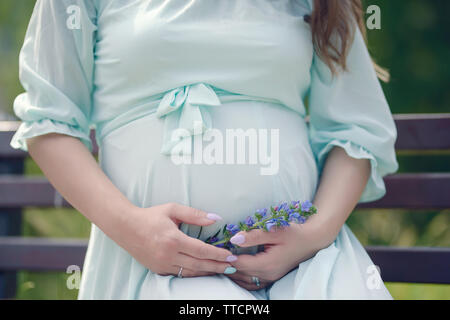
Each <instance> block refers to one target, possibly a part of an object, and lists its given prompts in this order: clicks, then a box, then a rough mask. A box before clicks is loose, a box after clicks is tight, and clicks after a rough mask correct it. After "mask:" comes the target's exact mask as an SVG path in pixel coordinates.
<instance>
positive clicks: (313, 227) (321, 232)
mask: <svg viewBox="0 0 450 320" xmlns="http://www.w3.org/2000/svg"><path fill="white" fill-rule="evenodd" d="M306 226H307V229H308V230H309V232H310V234H311V237H312V241H314V243H315V244H316V245H317V248H318V249H319V250H320V249H323V248H326V247H328V246H329V245H330V244H331V243H333V241H334V240H335V239H336V237H337V236H338V234H339V231H340V228H338V227H337V226H336V225H335V224H334V223H332V222H331V221H330V219H328V218H327V216H326V215H325V214H323V215H321V213H320V212H318V213H317V214H316V215H313V216H311V217H309V218H308V220H307V221H306V222H305V227H306Z"/></svg>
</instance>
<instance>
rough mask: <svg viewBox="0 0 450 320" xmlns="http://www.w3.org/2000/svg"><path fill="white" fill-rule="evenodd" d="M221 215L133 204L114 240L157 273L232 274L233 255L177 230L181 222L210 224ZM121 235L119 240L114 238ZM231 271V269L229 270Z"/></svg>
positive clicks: (193, 275)
mask: <svg viewBox="0 0 450 320" xmlns="http://www.w3.org/2000/svg"><path fill="white" fill-rule="evenodd" d="M220 219H221V218H220V217H219V216H218V215H215V214H207V213H206V212H203V211H201V210H198V209H195V208H191V207H187V206H183V205H180V204H176V203H168V204H164V205H158V206H154V207H150V208H139V207H133V209H132V212H131V214H130V219H129V220H128V219H127V220H128V221H127V223H125V224H124V225H122V226H121V227H120V232H119V234H118V235H117V236H115V237H114V238H115V239H114V240H115V241H116V242H117V243H118V244H119V245H120V246H122V247H123V248H124V249H125V250H127V251H128V252H129V253H130V254H131V255H132V256H133V257H134V258H135V259H136V260H137V261H139V262H140V263H141V264H142V265H144V266H145V267H147V268H149V269H150V270H151V271H153V272H155V273H157V274H159V275H177V274H178V271H179V270H180V267H183V271H182V276H183V277H198V276H207V275H214V274H218V273H225V269H227V268H228V269H227V271H228V273H233V271H235V269H234V268H233V267H232V266H231V264H230V263H229V262H232V261H235V260H236V257H235V256H233V255H232V253H231V252H230V251H229V250H226V249H223V248H217V247H215V246H212V245H210V244H207V243H205V242H203V241H201V240H199V239H195V238H192V237H190V236H188V235H186V234H185V233H183V232H182V231H180V230H179V225H180V224H181V223H182V222H183V223H187V224H192V225H198V226H209V225H211V224H213V223H215V222H216V221H217V220H220ZM117 238H120V239H117ZM230 271H231V272H230Z"/></svg>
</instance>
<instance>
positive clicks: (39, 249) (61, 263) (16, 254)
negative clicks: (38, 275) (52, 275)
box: [0, 237, 87, 271]
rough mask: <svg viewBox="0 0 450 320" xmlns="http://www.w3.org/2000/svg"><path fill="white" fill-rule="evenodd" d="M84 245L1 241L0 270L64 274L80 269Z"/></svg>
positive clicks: (43, 240)
mask: <svg viewBox="0 0 450 320" xmlns="http://www.w3.org/2000/svg"><path fill="white" fill-rule="evenodd" d="M86 248H87V241H86V240H78V239H70V240H69V239H57V240H55V239H46V238H23V237H0V270H30V271H66V270H67V267H68V266H70V265H77V266H79V267H80V268H82V266H83V261H84V256H85V254H86Z"/></svg>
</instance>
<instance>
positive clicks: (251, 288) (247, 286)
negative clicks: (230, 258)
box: [232, 279, 269, 291]
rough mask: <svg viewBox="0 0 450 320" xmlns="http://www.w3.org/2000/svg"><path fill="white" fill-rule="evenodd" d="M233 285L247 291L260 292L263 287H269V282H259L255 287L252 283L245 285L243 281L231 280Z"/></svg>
mask: <svg viewBox="0 0 450 320" xmlns="http://www.w3.org/2000/svg"><path fill="white" fill-rule="evenodd" d="M232 280H233V281H234V282H235V283H237V284H238V285H239V286H240V287H242V288H244V289H247V290H249V291H256V290H260V289H263V288H265V287H267V286H268V285H269V282H260V284H259V286H257V285H256V284H254V283H251V284H250V283H247V282H245V281H241V280H234V279H232Z"/></svg>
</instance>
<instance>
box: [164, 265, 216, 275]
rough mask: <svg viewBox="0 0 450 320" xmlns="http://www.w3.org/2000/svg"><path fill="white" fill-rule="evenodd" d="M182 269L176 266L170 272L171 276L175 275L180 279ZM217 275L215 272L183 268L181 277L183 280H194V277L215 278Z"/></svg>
mask: <svg viewBox="0 0 450 320" xmlns="http://www.w3.org/2000/svg"><path fill="white" fill-rule="evenodd" d="M180 267H181V266H178V265H174V266H173V267H172V268H171V270H170V275H174V276H175V277H178V272H179V271H180ZM213 275H216V273H215V272H207V271H199V270H192V269H189V268H185V267H183V270H181V277H182V278H193V277H206V276H213Z"/></svg>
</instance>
